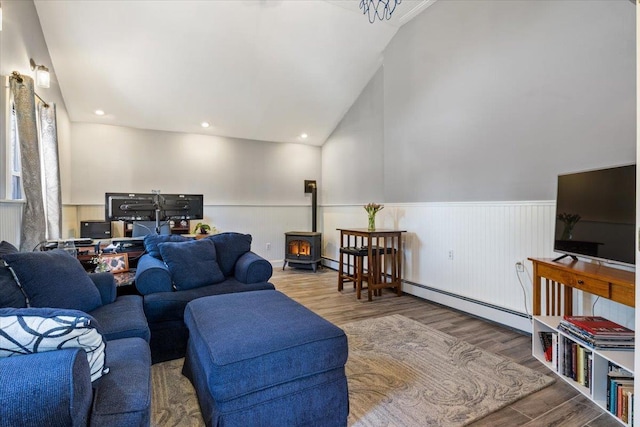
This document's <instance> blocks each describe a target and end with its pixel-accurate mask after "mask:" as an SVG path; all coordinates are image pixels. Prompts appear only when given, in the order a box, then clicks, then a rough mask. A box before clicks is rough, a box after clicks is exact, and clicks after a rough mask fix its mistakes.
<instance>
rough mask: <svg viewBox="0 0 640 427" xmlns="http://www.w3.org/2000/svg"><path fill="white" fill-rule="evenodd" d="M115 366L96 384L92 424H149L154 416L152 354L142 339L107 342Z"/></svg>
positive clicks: (109, 359)
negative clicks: (152, 412) (152, 411)
mask: <svg viewBox="0 0 640 427" xmlns="http://www.w3.org/2000/svg"><path fill="white" fill-rule="evenodd" d="M107 365H108V366H109V367H110V368H111V372H110V373H109V375H105V376H103V377H102V378H100V379H99V380H98V381H95V382H94V383H93V389H94V399H93V406H92V410H91V426H92V427H99V426H109V427H111V426H148V425H149V422H150V416H151V355H150V354H149V345H148V344H147V343H146V342H145V341H144V340H143V339H141V338H123V339H119V340H115V341H109V342H107Z"/></svg>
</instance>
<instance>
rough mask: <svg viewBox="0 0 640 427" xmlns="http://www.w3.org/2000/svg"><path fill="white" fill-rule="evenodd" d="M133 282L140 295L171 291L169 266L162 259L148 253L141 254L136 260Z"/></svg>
mask: <svg viewBox="0 0 640 427" xmlns="http://www.w3.org/2000/svg"><path fill="white" fill-rule="evenodd" d="M135 284H136V288H137V289H138V292H140V294H142V295H149V294H154V293H156V292H171V291H173V287H172V286H171V284H172V282H171V273H170V272H169V268H168V267H167V266H166V265H165V263H164V262H163V261H162V260H159V259H157V258H154V257H152V256H151V255H149V254H145V255H143V256H142V257H140V260H139V261H138V267H137V268H136V282H135Z"/></svg>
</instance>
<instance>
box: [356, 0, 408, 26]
mask: <svg viewBox="0 0 640 427" xmlns="http://www.w3.org/2000/svg"><path fill="white" fill-rule="evenodd" d="M400 3H402V0H360V9H361V10H362V13H363V14H365V15H368V18H369V22H371V23H372V24H373V23H374V22H375V20H376V18H378V19H379V20H381V21H383V20H385V19H391V15H392V14H393V11H394V10H396V6H397V5H399V4H400Z"/></svg>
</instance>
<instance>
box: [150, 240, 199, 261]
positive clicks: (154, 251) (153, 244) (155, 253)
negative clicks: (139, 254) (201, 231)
mask: <svg viewBox="0 0 640 427" xmlns="http://www.w3.org/2000/svg"><path fill="white" fill-rule="evenodd" d="M189 240H193V238H191V237H184V236H181V235H180V234H169V235H162V236H159V235H155V234H147V235H146V236H144V248H145V250H146V251H147V253H148V254H149V255H151V256H152V257H154V258H158V259H162V255H161V254H160V249H159V248H158V245H159V244H160V243H165V242H187V241H189Z"/></svg>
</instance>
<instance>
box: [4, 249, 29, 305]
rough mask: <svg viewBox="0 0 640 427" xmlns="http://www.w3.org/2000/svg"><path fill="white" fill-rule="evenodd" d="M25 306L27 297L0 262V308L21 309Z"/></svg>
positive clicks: (9, 271) (7, 268)
mask: <svg viewBox="0 0 640 427" xmlns="http://www.w3.org/2000/svg"><path fill="white" fill-rule="evenodd" d="M26 306H27V297H26V295H25V294H24V293H23V292H22V290H21V289H20V286H18V284H17V283H16V281H15V280H14V279H13V274H11V270H9V267H6V266H5V265H4V262H2V260H0V308H2V307H15V308H23V307H26Z"/></svg>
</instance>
